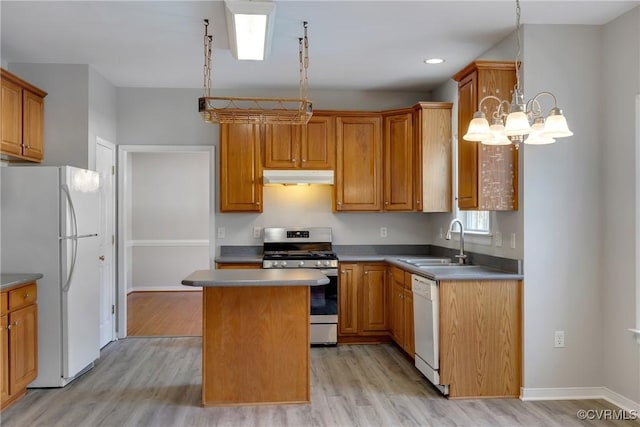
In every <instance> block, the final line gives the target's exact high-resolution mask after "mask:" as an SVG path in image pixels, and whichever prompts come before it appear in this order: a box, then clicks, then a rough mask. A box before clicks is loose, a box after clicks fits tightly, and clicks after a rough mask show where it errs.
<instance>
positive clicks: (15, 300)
mask: <svg viewBox="0 0 640 427" xmlns="http://www.w3.org/2000/svg"><path fill="white" fill-rule="evenodd" d="M35 302H36V284H35V283H30V284H28V285H26V286H23V287H21V288H18V289H14V290H12V291H9V310H15V309H16V308H20V307H23V306H25V305H29V304H33V303H35Z"/></svg>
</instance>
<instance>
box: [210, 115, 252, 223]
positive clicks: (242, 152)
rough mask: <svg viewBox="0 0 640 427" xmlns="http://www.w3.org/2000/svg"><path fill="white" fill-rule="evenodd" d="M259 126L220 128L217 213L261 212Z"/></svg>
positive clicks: (226, 126)
mask: <svg viewBox="0 0 640 427" xmlns="http://www.w3.org/2000/svg"><path fill="white" fill-rule="evenodd" d="M261 136H262V132H261V129H260V125H252V124H221V125H220V212H262V166H261V161H260V160H261V150H260V146H261Z"/></svg>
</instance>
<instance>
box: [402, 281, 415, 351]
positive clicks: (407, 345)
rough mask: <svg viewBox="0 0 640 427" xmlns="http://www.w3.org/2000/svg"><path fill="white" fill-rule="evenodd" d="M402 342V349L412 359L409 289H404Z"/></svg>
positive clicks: (411, 306)
mask: <svg viewBox="0 0 640 427" xmlns="http://www.w3.org/2000/svg"><path fill="white" fill-rule="evenodd" d="M403 303H404V341H403V345H402V348H403V349H404V351H406V352H407V354H409V356H411V357H414V356H415V353H416V345H415V334H414V325H413V292H411V289H406V288H405V289H404V299H403Z"/></svg>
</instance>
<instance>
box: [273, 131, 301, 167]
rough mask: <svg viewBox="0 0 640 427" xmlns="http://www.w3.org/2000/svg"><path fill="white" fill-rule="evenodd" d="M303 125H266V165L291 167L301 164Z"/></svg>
mask: <svg viewBox="0 0 640 427" xmlns="http://www.w3.org/2000/svg"><path fill="white" fill-rule="evenodd" d="M300 128H301V126H296V125H267V126H265V141H264V151H265V153H264V155H265V157H264V166H265V167H266V168H281V169H291V168H295V167H298V166H299V165H300V138H301V129H300Z"/></svg>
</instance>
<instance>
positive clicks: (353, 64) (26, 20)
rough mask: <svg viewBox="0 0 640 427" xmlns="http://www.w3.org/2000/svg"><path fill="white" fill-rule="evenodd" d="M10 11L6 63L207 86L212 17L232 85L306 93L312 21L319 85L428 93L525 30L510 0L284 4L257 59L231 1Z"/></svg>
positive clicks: (217, 70) (585, 12)
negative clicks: (305, 29)
mask: <svg viewBox="0 0 640 427" xmlns="http://www.w3.org/2000/svg"><path fill="white" fill-rule="evenodd" d="M521 1H522V23H523V24H527V23H530V24H596V25H601V24H605V23H607V22H609V21H611V20H612V19H614V18H616V17H617V16H620V15H621V14H623V13H625V12H626V11H628V10H630V9H632V8H633V7H635V6H637V5H638V4H640V1H537V0H521ZM0 14H1V24H2V25H1V27H0V28H1V41H2V44H1V51H0V54H1V57H2V61H3V64H6V63H12V62H28V63H69V64H90V65H92V66H93V67H94V68H95V69H96V70H97V71H98V72H99V73H100V74H102V75H103V76H104V77H105V78H106V79H107V80H109V81H110V82H111V83H112V84H114V85H115V86H119V87H163V88H200V87H202V84H203V77H202V70H203V61H204V59H203V43H202V39H203V24H202V20H203V19H204V18H209V19H210V21H211V26H210V30H212V32H213V35H214V53H213V55H214V59H213V87H214V88H220V89H235V88H267V87H268V88H297V86H298V37H300V36H301V35H302V21H305V20H306V21H309V57H310V65H309V87H310V88H311V89H321V88H322V89H343V88H349V89H359V90H412V91H428V90H430V89H431V88H433V87H434V86H437V85H438V84H440V83H442V82H443V81H445V80H446V79H448V78H449V77H450V76H452V75H453V74H455V73H456V72H457V71H458V70H459V69H461V68H462V67H463V66H465V65H466V64H467V63H469V62H470V61H472V60H473V59H475V58H477V57H478V56H479V55H481V54H482V53H483V52H485V51H486V50H487V49H489V48H490V47H491V46H493V45H494V44H495V43H497V42H499V41H500V40H502V39H503V38H504V37H505V36H507V35H508V34H510V33H511V32H512V31H513V30H514V28H515V1H508V0H499V1H480V0H475V1H451V0H449V1H426V0H423V1H420V0H414V1H376V0H368V1H363V0H360V1H335V0H316V1H311V0H305V1H277V2H276V18H275V32H274V39H273V44H272V50H271V55H270V57H269V58H268V59H267V60H266V61H263V62H256V61H237V60H234V59H233V58H232V57H231V54H230V51H229V49H228V40H227V35H226V24H225V18H224V5H223V3H222V1H219V0H218V1H139V2H132V1H42V2H35V1H7V0H2V1H1V2H0ZM429 57H443V58H445V59H446V62H445V64H443V65H439V66H433V65H431V66H428V65H425V64H424V63H423V60H424V59H426V58H429Z"/></svg>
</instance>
